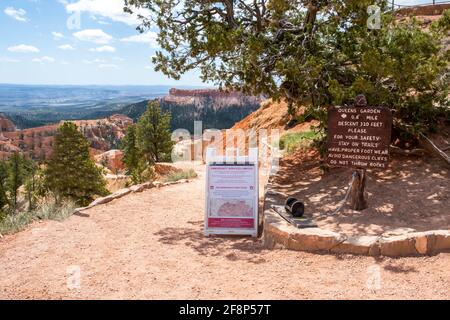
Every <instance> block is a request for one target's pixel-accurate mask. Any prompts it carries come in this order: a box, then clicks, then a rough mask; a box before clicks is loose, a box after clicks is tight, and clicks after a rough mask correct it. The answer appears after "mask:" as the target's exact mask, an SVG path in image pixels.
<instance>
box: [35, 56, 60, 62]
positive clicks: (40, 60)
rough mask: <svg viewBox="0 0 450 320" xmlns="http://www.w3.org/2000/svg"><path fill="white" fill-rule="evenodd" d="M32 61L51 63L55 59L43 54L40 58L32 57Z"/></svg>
mask: <svg viewBox="0 0 450 320" xmlns="http://www.w3.org/2000/svg"><path fill="white" fill-rule="evenodd" d="M32 61H33V62H38V63H44V62H50V63H53V62H55V61H56V60H55V58H52V57H48V56H44V57H42V58H35V59H33V60H32Z"/></svg>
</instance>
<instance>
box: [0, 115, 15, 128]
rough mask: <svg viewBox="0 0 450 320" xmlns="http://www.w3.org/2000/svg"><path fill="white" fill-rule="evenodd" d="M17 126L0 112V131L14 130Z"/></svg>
mask: <svg viewBox="0 0 450 320" xmlns="http://www.w3.org/2000/svg"><path fill="white" fill-rule="evenodd" d="M16 130H17V128H16V126H15V125H14V123H13V122H12V121H11V120H10V119H9V118H8V117H7V116H5V115H4V114H2V113H0V132H14V131H16Z"/></svg>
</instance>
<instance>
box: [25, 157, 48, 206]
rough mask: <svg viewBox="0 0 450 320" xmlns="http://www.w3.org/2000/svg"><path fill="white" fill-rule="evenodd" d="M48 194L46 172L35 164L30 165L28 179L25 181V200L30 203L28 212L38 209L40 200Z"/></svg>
mask: <svg viewBox="0 0 450 320" xmlns="http://www.w3.org/2000/svg"><path fill="white" fill-rule="evenodd" d="M46 194H47V187H46V185H45V179H44V171H43V170H42V169H41V168H39V167H38V166H37V165H36V164H35V163H34V162H30V163H29V165H28V177H27V179H26V180H25V199H26V200H27V201H28V210H29V211H32V210H34V209H36V206H37V204H38V202H39V200H40V199H42V198H44V197H45V196H46Z"/></svg>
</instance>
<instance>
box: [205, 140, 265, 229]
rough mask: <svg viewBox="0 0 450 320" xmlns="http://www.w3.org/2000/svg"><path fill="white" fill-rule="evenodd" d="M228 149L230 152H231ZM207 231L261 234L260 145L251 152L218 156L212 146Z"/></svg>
mask: <svg viewBox="0 0 450 320" xmlns="http://www.w3.org/2000/svg"><path fill="white" fill-rule="evenodd" d="M228 151H229V150H227V154H228ZM206 162H207V169H206V197H205V199H206V203H205V209H206V210H205V235H206V236H209V235H212V234H217V235H232V234H234V235H251V236H253V237H257V236H258V205H259V188H258V181H259V179H258V149H250V154H249V156H244V157H240V156H238V155H236V156H234V157H223V156H215V149H212V148H210V149H208V151H207V156H206Z"/></svg>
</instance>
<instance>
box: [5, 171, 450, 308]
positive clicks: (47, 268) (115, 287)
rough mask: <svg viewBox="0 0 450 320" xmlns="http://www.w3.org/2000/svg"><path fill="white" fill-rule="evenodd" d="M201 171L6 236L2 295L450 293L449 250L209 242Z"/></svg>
mask: <svg viewBox="0 0 450 320" xmlns="http://www.w3.org/2000/svg"><path fill="white" fill-rule="evenodd" d="M203 177H204V173H203V172H200V177H199V179H197V180H195V181H194V182H192V183H188V184H180V185H175V186H171V187H167V188H163V189H158V190H148V191H146V192H144V193H141V194H132V195H129V196H127V197H124V198H122V199H119V200H115V201H114V202H112V203H109V204H107V205H104V206H99V207H96V208H93V209H91V210H89V211H86V213H87V214H88V215H89V217H80V216H73V217H71V218H70V219H69V220H67V221H65V222H63V223H58V222H43V223H38V224H34V225H32V226H31V227H30V228H29V229H28V230H26V231H24V232H21V233H18V234H16V235H13V236H7V237H5V238H3V239H1V240H0V298H2V299H19V298H25V299H86V298H92V299H110V298H114V299H379V298H388V299H393V298H396V299H398V298H407V299H412V298H415V299H438V298H442V299H449V298H450V254H448V253H445V254H440V255H437V256H433V257H424V258H406V259H405V258H402V259H389V258H378V259H375V258H370V257H355V256H335V255H317V254H308V253H302V252H293V251H282V250H274V251H270V250H265V249H264V248H263V247H262V245H261V242H260V240H254V239H251V238H245V237H244V238H240V237H225V238H224V237H212V238H204V237H203V235H202V227H203V199H204V198H203V197H204V195H203V194H204V192H203V191H204V185H203V183H204V179H203ZM78 268H79V269H78ZM78 270H79V271H80V275H81V277H80V280H81V281H80V282H79V284H80V285H79V287H78V282H77V278H76V274H77V271H78ZM68 284H69V285H68Z"/></svg>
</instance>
